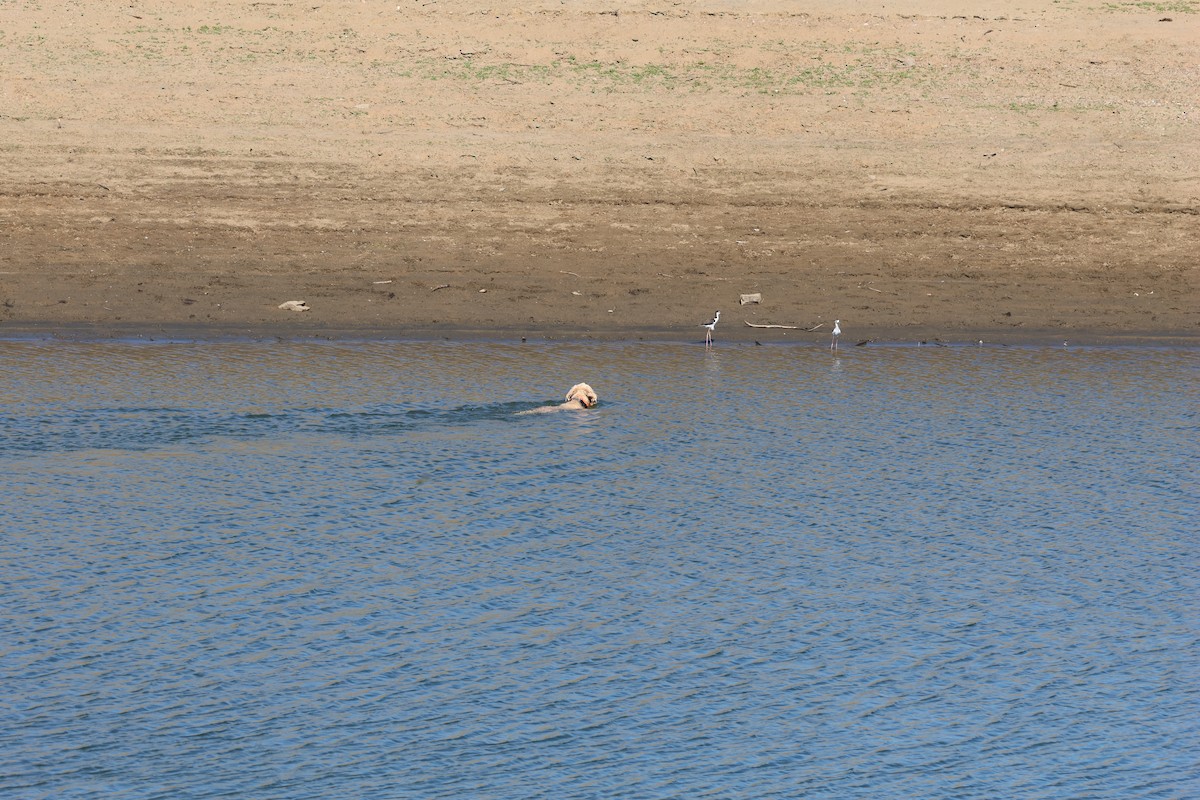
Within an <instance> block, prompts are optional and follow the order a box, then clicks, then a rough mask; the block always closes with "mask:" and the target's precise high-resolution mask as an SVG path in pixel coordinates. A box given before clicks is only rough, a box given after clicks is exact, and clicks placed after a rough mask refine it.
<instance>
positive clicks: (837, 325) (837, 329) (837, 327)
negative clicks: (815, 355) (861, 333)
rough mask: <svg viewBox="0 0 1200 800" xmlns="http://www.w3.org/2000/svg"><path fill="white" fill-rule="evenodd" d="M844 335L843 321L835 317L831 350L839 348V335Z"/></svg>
mask: <svg viewBox="0 0 1200 800" xmlns="http://www.w3.org/2000/svg"><path fill="white" fill-rule="evenodd" d="M841 335H842V321H841V320H840V319H835V320H834V321H833V340H832V341H831V342H830V343H829V349H830V350H837V340H838V337H839V336H841Z"/></svg>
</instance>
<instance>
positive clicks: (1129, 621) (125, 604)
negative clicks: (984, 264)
mask: <svg viewBox="0 0 1200 800" xmlns="http://www.w3.org/2000/svg"><path fill="white" fill-rule="evenodd" d="M0 367H2V368H3V372H2V373H0V374H2V377H0V469H3V477H0V490H2V494H0V496H2V498H3V517H2V521H0V531H2V534H0V600H2V611H0V796H3V797H5V798H9V797H12V798H84V797H88V798H90V797H96V798H114V797H120V798H182V797H186V798H334V797H336V798H343V797H344V798H605V799H606V800H607V799H609V798H800V797H806V798H859V797H861V798H918V797H919V798H1085V797H1086V798H1121V799H1122V800H1127V799H1128V798H1188V797H1198V796H1200V777H1198V776H1200V614H1198V613H1197V612H1198V607H1197V598H1198V597H1200V594H1198V590H1200V577H1198V575H1200V571H1198V567H1200V562H1198V559H1197V555H1198V549H1200V534H1198V529H1200V524H1198V520H1200V500H1198V498H1200V483H1198V479H1197V472H1198V470H1197V463H1200V458H1198V456H1200V445H1198V444H1197V443H1198V442H1200V436H1198V434H1200V412H1198V411H1197V409H1198V408H1200V381H1198V378H1200V353H1198V352H1197V351H1195V350H1188V349H1176V350H1171V349H1165V350H1161V349H1153V348H1111V349H1104V348H1095V349H1087V348H1084V349H1040V348H986V347H984V348H974V347H971V348H928V347H925V348H916V347H878V346H872V347H862V348H845V349H844V350H843V352H842V353H841V355H839V356H836V357H835V356H832V355H831V354H830V353H829V352H828V351H826V350H824V349H822V348H819V347H813V348H806V347H797V346H789V347H772V346H768V347H737V346H724V347H717V348H716V349H715V350H714V351H713V352H711V353H706V352H705V351H704V349H703V348H702V347H697V346H694V345H672V344H540V345H536V346H535V345H518V344H505V343H468V344H454V343H336V344H335V343H323V344H304V343H286V342H272V343H269V344H267V343H208V344H204V343H200V344H193V343H163V344H147V343H61V342H57V343H47V342H0ZM578 381H587V382H588V383H590V384H591V385H592V386H594V387H595V388H596V389H597V391H598V392H599V394H600V397H601V403H600V407H599V408H598V409H595V410H592V411H585V412H561V413H555V414H544V415H529V416H520V415H518V414H516V412H517V411H520V410H524V409H527V408H530V407H534V406H536V405H539V404H540V403H543V402H555V401H559V400H561V394H562V393H563V392H565V390H566V389H567V388H568V387H569V386H571V385H572V384H573V383H576V382H578Z"/></svg>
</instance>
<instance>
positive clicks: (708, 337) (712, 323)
mask: <svg viewBox="0 0 1200 800" xmlns="http://www.w3.org/2000/svg"><path fill="white" fill-rule="evenodd" d="M720 321H721V312H720V311H718V312H716V313H715V314H713V318H712V319H710V320H709V321H708V322H706V323H704V324H703V325H701V326H700V327H701V328H708V333H706V334H704V346H705V347H712V335H713V330H714V329H716V327H717V323H718V322H720Z"/></svg>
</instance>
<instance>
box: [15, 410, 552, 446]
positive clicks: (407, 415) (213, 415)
mask: <svg viewBox="0 0 1200 800" xmlns="http://www.w3.org/2000/svg"><path fill="white" fill-rule="evenodd" d="M538 407H539V404H536V403H531V402H529V401H510V402H505V403H486V404H469V405H462V406H456V407H454V408H431V407H427V406H419V407H412V406H407V405H404V404H389V405H379V406H373V407H368V408H364V409H360V410H356V411H345V410H341V409H325V408H309V409H287V410H281V411H271V412H243V413H231V412H222V411H214V410H206V409H188V408H97V409H79V410H73V411H70V412H67V413H64V412H58V413H53V414H46V413H39V414H30V415H28V416H13V415H6V416H3V417H0V441H3V442H4V448H5V450H7V451H8V452H9V453H15V452H19V453H56V452H77V451H81V450H151V449H154V448H158V447H169V446H175V445H179V444H183V443H189V442H197V441H206V440H211V439H216V438H222V437H227V438H234V439H258V438H266V437H272V436H275V437H286V436H296V435H315V434H335V435H339V436H346V437H354V436H379V435H387V434H389V433H401V432H404V431H410V430H414V429H419V428H423V427H428V426H434V425H470V424H473V423H479V422H496V421H505V422H515V421H518V420H519V419H520V417H519V416H518V415H519V414H520V413H521V412H525V411H530V410H536V409H537V408H538Z"/></svg>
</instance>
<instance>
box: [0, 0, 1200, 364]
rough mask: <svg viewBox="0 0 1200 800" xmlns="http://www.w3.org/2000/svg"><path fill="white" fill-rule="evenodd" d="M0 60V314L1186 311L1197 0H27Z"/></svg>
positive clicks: (871, 331)
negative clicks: (293, 304) (745, 298)
mask: <svg viewBox="0 0 1200 800" xmlns="http://www.w3.org/2000/svg"><path fill="white" fill-rule="evenodd" d="M0 74H2V75H3V76H4V79H3V82H2V85H0V154H2V159H3V160H2V161H0V165H2V166H3V169H2V170H0V301H2V305H0V335H4V333H5V332H6V331H8V332H10V333H11V332H21V331H52V332H56V333H60V334H65V333H70V332H75V333H76V334H79V333H80V332H81V331H82V332H84V333H85V334H86V335H110V334H113V333H121V332H128V331H134V332H138V333H142V334H146V333H153V332H155V331H170V330H179V329H190V328H193V327H194V328H196V329H199V330H206V331H210V332H215V333H220V332H239V331H246V332H251V333H258V334H266V333H282V334H292V335H302V334H303V335H308V334H312V333H322V334H333V333H335V332H336V333H339V334H341V333H345V332H350V333H351V334H363V335H375V334H379V335H389V336H408V335H426V334H443V333H444V334H445V335H473V334H474V335H480V334H481V335H490V336H502V337H515V336H521V335H527V336H546V335H549V336H571V337H575V336H596V337H617V338H634V337H638V336H645V337H655V338H682V339H694V340H696V341H700V340H701V339H702V337H703V330H702V329H701V328H699V327H698V325H699V323H700V322H702V321H704V320H705V319H707V318H708V316H709V315H710V314H711V312H712V311H713V310H715V309H721V310H722V311H723V312H724V313H723V316H722V324H721V327H719V328H718V330H717V341H718V342H720V341H750V340H754V339H758V340H764V341H779V340H791V341H807V340H810V339H811V340H814V341H815V340H820V341H824V340H825V339H824V337H825V335H826V331H828V329H829V327H830V326H831V323H832V320H833V319H834V318H835V317H838V318H840V319H841V320H842V327H843V328H844V329H845V330H846V333H845V336H844V341H854V340H859V339H866V338H891V339H906V338H927V337H939V338H942V339H944V340H947V341H954V340H973V339H975V338H977V337H979V338H988V339H989V340H994V341H1012V342H1016V341H1030V340H1038V339H1040V338H1049V337H1055V338H1063V337H1073V338H1077V339H1087V338H1091V339H1106V338H1109V337H1117V338H1123V339H1131V340H1140V341H1185V342H1194V341H1196V339H1197V338H1198V336H1200V302H1198V300H1200V291H1198V290H1200V278H1198V273H1197V260H1198V258H1200V256H1198V254H1197V251H1198V249H1200V107H1198V105H1200V2H1197V0H1169V1H1168V2H1127V1H1125V0H1115V1H1113V2H1105V1H1102V0H1064V1H1063V2H1055V3H1045V2H1019V3H1015V2H992V3H978V2H975V3H971V2H942V1H941V0H900V2H890V3H887V4H862V3H852V2H845V1H843V0H834V1H833V2H810V1H808V0H707V1H706V2H690V1H687V0H684V1H683V2H626V1H624V0H618V1H617V2H612V3H608V4H604V3H596V2H582V0H562V1H561V2H559V1H557V0H556V1H551V0H497V1H496V2H482V1H476V0H421V1H420V2H413V1H412V0H402V1H401V2H397V0H391V2H386V3H384V2H374V1H372V2H365V1H364V2H358V1H357V0H339V2H321V0H316V2H312V3H303V4H296V3H286V2H237V3H234V2H227V1H226V0H213V1H212V2H207V3H177V2H173V1H172V2H163V1H160V0H146V1H145V2H138V0H133V2H130V0H122V1H121V2H95V1H93V0H90V1H88V2H74V1H72V0H56V1H55V0H42V1H41V2H37V1H36V0H30V1H29V2H15V3H14V2H0ZM750 292H758V293H761V294H762V297H763V302H762V303H761V304H760V305H747V306H741V305H739V302H738V299H739V296H740V295H741V294H743V293H750ZM293 299H295V300H305V301H307V302H308V303H309V305H310V306H311V309H312V310H311V311H308V312H303V313H296V312H287V311H282V310H279V309H278V308H277V306H278V305H279V303H281V302H283V301H285V300H293ZM747 321H748V322H752V323H756V324H778V325H794V326H799V327H802V328H812V327H815V326H821V327H818V328H817V330H816V332H814V333H807V332H803V331H790V330H783V329H775V328H772V329H765V328H750V327H748V326H746V325H745V323H746V322H747Z"/></svg>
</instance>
